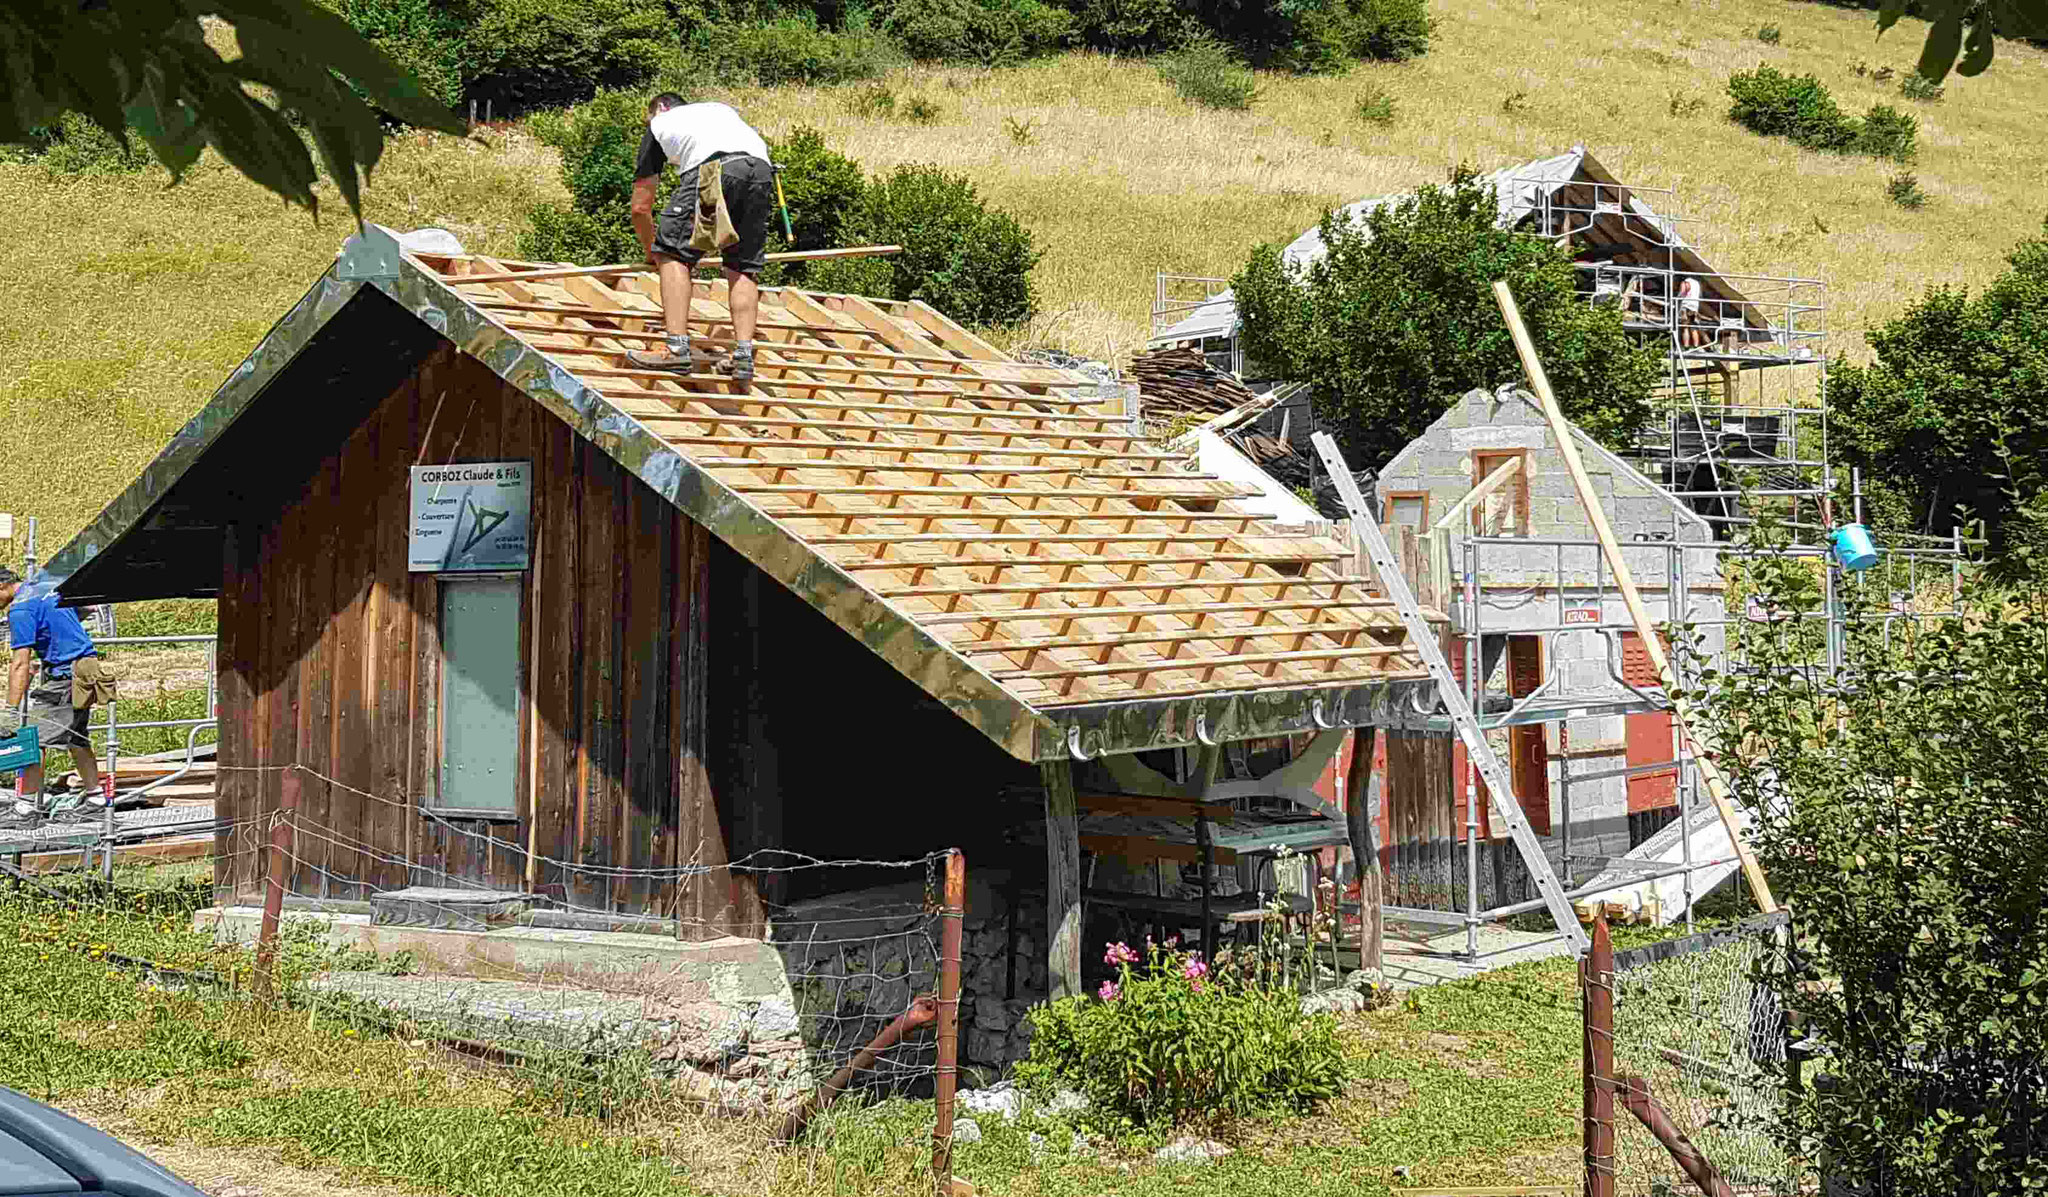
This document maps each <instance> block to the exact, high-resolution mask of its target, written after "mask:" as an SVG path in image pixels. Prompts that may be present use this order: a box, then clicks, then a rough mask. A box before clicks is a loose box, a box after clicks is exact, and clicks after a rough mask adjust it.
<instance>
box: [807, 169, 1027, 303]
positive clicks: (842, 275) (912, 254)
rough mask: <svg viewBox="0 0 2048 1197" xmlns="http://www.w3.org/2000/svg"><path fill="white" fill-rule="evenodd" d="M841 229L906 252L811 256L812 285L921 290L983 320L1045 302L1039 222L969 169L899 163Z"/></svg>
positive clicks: (847, 240) (920, 294) (857, 240)
mask: <svg viewBox="0 0 2048 1197" xmlns="http://www.w3.org/2000/svg"><path fill="white" fill-rule="evenodd" d="M841 237H842V240H843V243H844V244H847V245H901V246H902V247H903V252H902V253H901V254H898V255H896V256H894V257H888V258H849V259H844V260H839V261H830V262H816V263H812V264H811V267H812V268H811V270H810V272H809V274H808V276H807V279H806V283H805V285H806V286H810V287H815V288H817V289H819V290H824V291H843V292H852V293H856V294H862V295H872V296H876V297H881V298H889V299H921V300H923V301H925V302H926V303H929V304H931V305H932V306H933V307H935V308H937V309H938V310H939V311H941V312H944V313H945V314H946V315H948V316H950V317H952V318H953V319H955V320H959V321H961V322H963V323H966V324H973V325H982V326H1006V325H1017V324H1022V323H1023V322H1025V321H1026V320H1029V319H1030V318H1031V317H1032V315H1033V313H1034V312H1035V311H1036V310H1037V299H1036V296H1035V295H1034V293H1033V291H1032V287H1031V269H1032V267H1034V266H1036V265H1037V264H1038V259H1039V257H1040V256H1041V255H1040V251H1039V250H1038V249H1037V248H1036V247H1035V246H1033V244H1032V241H1031V233H1030V231H1029V230H1027V229H1025V228H1024V226H1023V225H1021V224H1019V223H1017V219H1016V218H1015V217H1014V216H1011V215H1010V214H1009V213H1007V212H1000V211H995V210H992V209H990V208H989V207H988V206H987V204H986V203H985V202H984V201H983V200H982V198H981V196H980V195H979V194H978V193H977V192H976V191H975V189H974V184H972V183H970V182H968V181H967V179H966V178H965V177H964V176H961V175H950V174H947V173H946V172H945V171H944V170H941V169H940V168H939V167H936V166H927V165H923V164H917V163H911V164H906V165H903V166H899V167H897V168H896V169H895V170H894V171H892V172H891V173H890V174H889V175H888V176H887V177H884V178H878V179H875V180H874V181H872V182H871V183H870V184H869V185H868V187H867V190H866V191H865V193H864V194H863V195H862V196H861V198H860V202H859V204H858V205H857V206H855V207H854V209H853V211H852V212H851V213H850V214H849V215H848V216H847V218H846V221H845V225H844V226H843V229H842V232H841Z"/></svg>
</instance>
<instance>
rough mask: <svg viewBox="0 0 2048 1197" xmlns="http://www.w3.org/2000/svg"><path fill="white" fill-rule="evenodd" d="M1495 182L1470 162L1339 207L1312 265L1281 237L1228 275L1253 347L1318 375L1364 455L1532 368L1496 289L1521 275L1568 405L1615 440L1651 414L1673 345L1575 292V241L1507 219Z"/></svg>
mask: <svg viewBox="0 0 2048 1197" xmlns="http://www.w3.org/2000/svg"><path fill="white" fill-rule="evenodd" d="M1498 211H1499V210H1498V207H1497V206H1496V201H1495V197H1494V190H1493V188H1491V187H1487V186H1481V185H1480V184H1479V183H1478V182H1477V181H1476V180H1475V179H1474V178H1473V176H1472V175H1471V174H1470V173H1469V172H1465V171H1460V172H1459V173H1458V174H1457V175H1456V176H1455V177H1454V178H1453V179H1452V180H1451V182H1450V184H1449V185H1448V186H1446V187H1435V186H1426V187H1424V188H1422V189H1421V190H1420V191H1418V192H1416V193H1415V194H1414V195H1412V196H1409V197H1406V198H1403V199H1401V200H1398V201H1395V202H1392V203H1388V204H1383V205H1381V206H1380V207H1379V208H1377V209H1375V210H1373V211H1372V212H1370V213H1367V214H1366V215H1365V217H1364V218H1363V219H1362V220H1353V219H1351V218H1350V217H1348V216H1346V215H1345V214H1343V213H1327V214H1325V215H1324V217H1323V220H1322V223H1321V225H1320V226H1319V228H1320V231H1321V233H1322V238H1323V243H1324V245H1325V246H1326V247H1327V249H1328V252H1327V253H1326V254H1325V255H1324V256H1323V257H1321V258H1319V259H1317V260H1315V261H1312V262H1309V263H1308V264H1307V265H1306V266H1303V267H1291V266H1289V265H1287V264H1286V263H1284V262H1283V261H1282V260H1281V257H1280V251H1279V250H1278V249H1277V248H1275V247H1273V246H1270V245H1265V246H1260V247H1259V248H1258V249H1257V250H1255V251H1253V253H1252V259H1251V261H1250V263H1248V264H1247V265H1246V266H1245V268H1244V269H1243V270H1242V271H1240V272H1239V273H1238V275H1237V277H1236V278H1234V279H1232V280H1231V286H1232V288H1233V290H1234V292H1235V294H1236V297H1237V308H1238V312H1239V314H1240V317H1241V318H1242V320H1243V324H1244V329H1243V336H1244V346H1245V350H1246V353H1247V355H1248V356H1250V357H1251V358H1253V359H1255V360H1257V361H1259V362H1260V363H1262V364H1264V365H1266V366H1268V367H1269V368H1272V369H1274V370H1275V371H1277V372H1278V373H1280V374H1282V375H1285V376H1286V377H1288V378H1292V379H1298V380H1301V381H1305V382H1309V383H1311V384H1313V385H1314V387H1315V394H1316V403H1317V411H1318V414H1319V415H1321V416H1322V417H1323V418H1325V419H1326V420H1328V421H1329V422H1330V423H1331V424H1332V425H1333V426H1334V432H1335V435H1336V436H1337V438H1338V440H1339V441H1340V442H1342V443H1343V445H1344V449H1345V452H1346V454H1347V455H1348V456H1349V459H1350V461H1351V464H1352V466H1353V467H1354V468H1362V467H1366V466H1371V467H1374V468H1377V467H1379V466H1381V465H1384V464H1385V463H1386V462H1387V461H1388V460H1389V459H1390V458H1392V457H1393V455H1394V454H1395V453H1397V452H1399V451H1400V449H1401V447H1402V446H1403V445H1406V444H1407V443H1408V442H1409V441H1411V440H1413V439H1414V438H1415V437H1416V436H1418V435H1419V434H1421V432H1422V431H1423V430H1424V429H1425V428H1427V427H1428V426H1429V425H1430V423H1431V422H1432V421H1434V420H1435V419H1436V418H1437V417H1438V416H1440V415H1442V414H1443V413H1444V411H1445V410H1446V408H1447V407H1448V406H1449V405H1450V403H1451V401H1452V400H1453V399H1454V398H1455V397H1456V396H1458V395H1460V394H1462V393H1464V392H1465V391H1468V390H1470V389H1471V388H1473V387H1492V386H1496V385H1498V384H1500V383H1503V382H1508V381H1511V380H1513V379H1517V378H1519V377H1521V365H1520V361H1519V359H1518V358H1517V357H1516V356H1515V348H1514V343H1513V342H1512V341H1511V340H1510V339H1509V336H1508V330H1507V328H1506V327H1505V326H1504V325H1503V324H1502V323H1501V319H1500V309H1499V308H1498V307H1496V306H1495V304H1494V299H1493V294H1492V291H1491V289H1490V288H1491V286H1492V283H1493V281H1494V280H1495V279H1506V280H1508V282H1509V284H1510V285H1511V286H1512V287H1513V288H1514V291H1515V299H1516V302H1517V303H1518V305H1519V306H1520V307H1521V310H1522V317H1523V319H1524V320H1525V321H1526V322H1527V323H1528V325H1529V332H1530V335H1531V336H1532V337H1534V338H1535V341H1536V346H1537V349H1538V350H1539V351H1541V353H1542V354H1543V364H1544V367H1545V368H1546V369H1547V370H1548V371H1549V374H1550V379H1551V382H1552V384H1553V385H1554V386H1555V387H1556V389H1557V395H1558V401H1559V403H1560V404H1562V406H1563V407H1564V411H1565V414H1566V415H1567V416H1569V417H1570V418H1571V419H1572V420H1574V421H1575V422H1577V423H1578V424H1579V425H1580V426H1581V427H1583V428H1585V429H1586V430H1587V431H1588V432H1589V433H1591V434H1592V435H1594V436H1596V437H1598V438H1600V439H1602V440H1604V441H1607V442H1609V443H1617V444H1618V443H1622V442H1625V441H1626V440H1627V439H1628V437H1629V436H1630V434H1632V433H1633V432H1634V431H1635V430H1636V429H1637V428H1639V427H1641V426H1642V424H1643V422H1644V420H1645V419H1646V418H1647V416H1648V410H1649V408H1648V399H1649V394H1650V388H1651V387H1652V386H1653V385H1655V383H1656V382H1657V380H1658V379H1659V378H1660V377H1662V374H1663V365H1662V358H1661V355H1660V352H1659V351H1658V350H1657V349H1655V348H1653V347H1650V346H1646V345H1638V344H1636V343H1634V342H1632V341H1631V340H1630V339H1629V337H1628V336H1627V334H1626V333H1624V332H1623V330H1622V326H1621V316H1620V314H1619V313H1618V312H1617V311H1615V310H1614V309H1611V308H1596V307H1591V306H1589V305H1587V304H1586V303H1585V302H1584V301H1583V300H1582V299H1581V298H1580V297H1579V296H1578V295H1577V294H1576V292H1575V289H1574V288H1575V272H1574V270H1573V267H1572V263H1571V258H1570V256H1569V255H1568V254H1567V253H1566V252H1565V251H1564V250H1562V249H1560V248H1558V247H1557V246H1555V245H1553V244H1552V243H1551V242H1550V241H1548V240H1546V239H1544V238H1540V237H1532V236H1527V235H1524V234H1521V233H1516V232H1513V231H1511V230H1507V229H1503V228H1501V227H1500V223H1499V217H1498Z"/></svg>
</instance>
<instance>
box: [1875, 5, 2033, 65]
mask: <svg viewBox="0 0 2048 1197" xmlns="http://www.w3.org/2000/svg"><path fill="white" fill-rule="evenodd" d="M1912 4H1913V0H1882V2H1881V3H1880V4H1879V5H1878V10H1877V32H1878V36H1880V37H1882V36H1883V35H1884V32H1885V30H1887V29H1890V28H1891V27H1892V26H1893V25H1895V24H1897V23H1898V20H1899V18H1900V17H1902V16H1904V15H1906V10H1907V8H1908V6H1909V5H1912ZM1917 7H1918V8H1920V9H1921V15H1922V16H1925V17H1926V18H1927V20H1928V22H1929V28H1928V30H1927V41H1926V42H1925V43H1924V44H1923V45H1922V46H1921V49H1920V63H1919V66H1918V68H1917V69H1918V71H1919V73H1920V76H1921V77H1922V78H1924V79H1926V80H1927V81H1928V82H1930V83H1939V82H1941V81H1942V80H1943V79H1945V78H1947V77H1948V73H1949V71H1950V69H1954V71H1955V72H1956V73H1957V74H1959V75H1963V76H1972V75H1981V74H1983V73H1984V69H1985V68H1986V67H1989V66H1990V65H1991V54H1992V49H1993V46H1994V44H1995V41H1996V39H1995V36H1994V35H1997V34H2003V35H2004V36H2006V37H2019V38H2026V39H2028V40H2030V41H2040V40H2041V39H2043V38H2048V0H1922V2H1921V3H1919V4H1918V5H1917Z"/></svg>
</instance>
